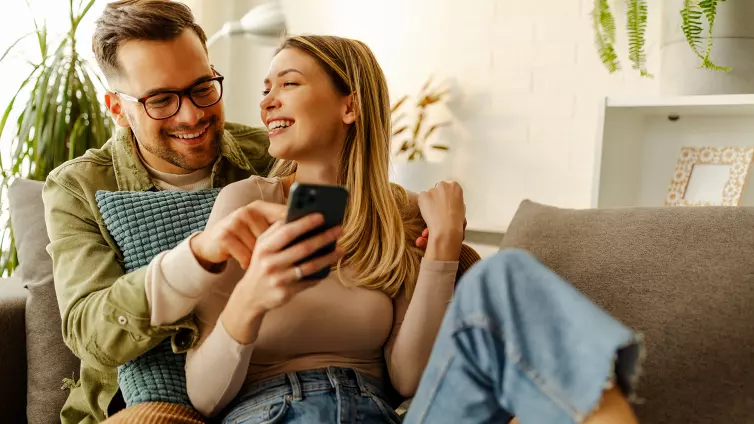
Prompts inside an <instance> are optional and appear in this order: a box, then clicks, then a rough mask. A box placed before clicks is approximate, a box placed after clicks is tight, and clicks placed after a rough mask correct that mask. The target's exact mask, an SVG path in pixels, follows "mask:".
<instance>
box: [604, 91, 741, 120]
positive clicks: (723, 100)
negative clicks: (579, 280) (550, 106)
mask: <svg viewBox="0 0 754 424" xmlns="http://www.w3.org/2000/svg"><path fill="white" fill-rule="evenodd" d="M605 106H606V108H607V109H608V110H624V111H627V112H631V111H632V112H634V113H638V114H641V115H643V116H663V117H667V116H668V115H669V114H679V115H681V117H683V115H687V116H730V115H754V95H752V94H730V95H719V96H673V97H662V96H651V97H648V96H617V97H608V98H607V101H606V104H605Z"/></svg>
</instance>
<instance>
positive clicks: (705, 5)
mask: <svg viewBox="0 0 754 424" xmlns="http://www.w3.org/2000/svg"><path fill="white" fill-rule="evenodd" d="M724 1H725V0H702V1H700V2H699V7H700V8H701V9H702V12H703V13H704V16H705V17H706V18H707V22H708V23H709V25H708V29H707V49H706V50H705V52H704V57H703V58H702V65H701V67H703V68H705V69H712V70H716V71H730V68H727V67H722V66H718V65H715V64H714V63H712V61H711V60H710V59H709V55H710V53H711V52H712V29H713V27H714V26H715V17H716V16H717V6H718V5H719V4H720V3H722V2H724Z"/></svg>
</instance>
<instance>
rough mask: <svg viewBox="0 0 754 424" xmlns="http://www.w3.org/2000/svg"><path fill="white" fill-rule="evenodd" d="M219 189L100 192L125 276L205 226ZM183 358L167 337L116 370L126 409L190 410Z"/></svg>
mask: <svg viewBox="0 0 754 424" xmlns="http://www.w3.org/2000/svg"><path fill="white" fill-rule="evenodd" d="M219 191H220V190H219V189H209V190H201V191H195V192H185V191H148V192H128V191H118V192H109V191H98V192H97V193H96V197H97V205H98V207H99V209H100V212H101V213H102V219H103V221H104V223H105V225H106V226H107V230H108V232H109V233H110V236H112V238H113V240H115V243H116V244H117V245H118V248H119V249H120V251H121V253H122V254H123V257H124V260H125V268H126V272H131V271H134V270H136V269H139V268H141V267H144V266H147V265H148V264H149V262H150V261H151V260H152V258H154V257H155V256H156V255H157V254H158V253H160V252H163V251H165V250H169V249H172V248H173V247H175V246H176V245H178V244H179V243H180V242H181V241H183V240H185V239H186V238H187V237H188V236H190V235H191V234H193V233H194V232H196V231H200V230H202V229H203V228H204V226H205V225H206V223H207V219H208V218H209V214H210V212H211V210H212V205H213V204H214V202H215V199H216V198H217V194H218V193H219ZM185 362H186V358H185V355H183V354H175V353H173V350H172V347H171V343H170V339H166V340H164V341H163V342H162V343H160V344H159V345H158V346H156V347H155V348H154V349H152V350H151V351H149V352H147V353H146V354H144V355H142V356H141V357H139V358H136V359H134V360H133V361H130V362H128V363H126V364H124V365H122V366H120V367H119V368H118V385H119V386H120V390H121V392H122V393H123V399H124V400H125V401H126V406H131V405H134V404H137V403H141V402H168V403H174V404H179V405H184V406H187V407H189V408H191V407H192V406H191V402H190V401H189V398H188V394H187V392H186V373H185V370H184V365H185Z"/></svg>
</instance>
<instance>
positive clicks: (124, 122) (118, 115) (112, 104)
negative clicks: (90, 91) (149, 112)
mask: <svg viewBox="0 0 754 424" xmlns="http://www.w3.org/2000/svg"><path fill="white" fill-rule="evenodd" d="M105 106H107V110H109V111H110V115H112V116H113V119H115V123H116V124H118V125H119V126H121V127H124V128H128V127H130V126H131V125H130V124H129V123H128V117H127V116H126V114H125V113H124V111H123V105H122V104H120V99H118V96H117V95H116V94H115V93H112V92H110V91H108V92H106V93H105Z"/></svg>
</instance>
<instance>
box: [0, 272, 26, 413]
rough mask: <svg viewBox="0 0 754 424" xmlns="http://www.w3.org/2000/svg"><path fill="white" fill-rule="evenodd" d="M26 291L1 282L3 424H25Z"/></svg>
mask: <svg viewBox="0 0 754 424" xmlns="http://www.w3.org/2000/svg"><path fill="white" fill-rule="evenodd" d="M25 311H26V289H25V288H24V286H23V283H22V281H21V280H20V279H18V278H2V279H0V338H2V342H0V375H1V376H3V381H4V382H3V384H0V411H3V412H2V415H3V419H2V421H3V422H12V423H21V422H26V325H25V322H26V319H25V313H26V312H25Z"/></svg>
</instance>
